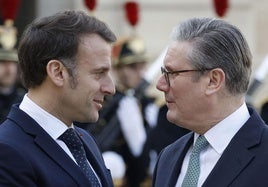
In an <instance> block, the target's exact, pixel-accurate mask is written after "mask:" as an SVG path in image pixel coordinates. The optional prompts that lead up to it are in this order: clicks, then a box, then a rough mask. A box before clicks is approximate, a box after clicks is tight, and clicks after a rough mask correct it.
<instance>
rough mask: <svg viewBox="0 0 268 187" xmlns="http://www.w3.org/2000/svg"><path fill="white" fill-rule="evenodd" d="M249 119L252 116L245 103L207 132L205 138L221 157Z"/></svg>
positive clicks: (196, 135)
mask: <svg viewBox="0 0 268 187" xmlns="http://www.w3.org/2000/svg"><path fill="white" fill-rule="evenodd" d="M249 118H250V114H249V112H248V109H247V106H246V103H243V104H242V105H241V106H240V107H239V108H238V109H237V110H236V111H234V112H233V113H232V114H230V115H229V116H228V117H226V118H225V119H223V120H222V121H220V122H219V123H218V124H216V125H215V126H214V127H212V128H211V129H210V130H209V131H207V132H206V133H205V134H204V136H205V137H206V139H207V141H208V142H209V144H210V146H211V147H212V148H213V149H214V150H215V151H216V152H217V153H218V154H220V155H221V154H222V153H223V151H224V150H225V148H226V147H227V146H228V144H229V143H230V141H231V140H232V138H233V137H234V136H235V134H236V133H237V132H238V131H239V129H240V128H241V127H242V126H243V125H244V124H245V123H246V121H247V120H248V119H249ZM198 136H199V135H198V134H196V133H195V139H194V140H196V139H197V137H198Z"/></svg>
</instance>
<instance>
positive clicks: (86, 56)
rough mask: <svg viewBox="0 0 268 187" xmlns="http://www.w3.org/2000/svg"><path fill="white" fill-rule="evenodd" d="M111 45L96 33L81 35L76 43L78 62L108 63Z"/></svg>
mask: <svg viewBox="0 0 268 187" xmlns="http://www.w3.org/2000/svg"><path fill="white" fill-rule="evenodd" d="M111 49H112V46H111V44H109V43H108V42H106V41H105V40H104V39H103V38H101V37H100V36H99V35H97V34H89V35H85V36H82V37H81V38H80V42H79V45H78V52H77V60H78V61H79V62H78V63H90V64H91V65H93V63H95V64H96V65H97V64H100V65H101V64H102V65H103V64H108V65H110V61H111Z"/></svg>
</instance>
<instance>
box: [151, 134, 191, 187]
mask: <svg viewBox="0 0 268 187" xmlns="http://www.w3.org/2000/svg"><path fill="white" fill-rule="evenodd" d="M192 143H193V133H189V134H187V135H185V136H184V137H182V138H180V139H179V140H177V141H176V142H174V143H173V144H171V145H170V146H168V147H167V148H165V151H162V152H161V155H159V160H158V163H157V164H158V166H157V168H158V169H159V171H157V170H155V173H154V175H156V176H154V178H155V180H156V182H155V183H157V185H158V186H175V185H176V183H177V180H178V177H179V175H180V171H181V167H182V163H183V160H184V157H185V155H186V153H187V151H188V149H189V147H190V146H191V145H192ZM170 155H172V156H170Z"/></svg>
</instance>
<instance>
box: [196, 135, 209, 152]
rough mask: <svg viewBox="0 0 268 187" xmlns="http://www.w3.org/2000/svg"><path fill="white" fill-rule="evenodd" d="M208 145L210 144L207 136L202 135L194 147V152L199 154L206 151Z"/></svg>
mask: <svg viewBox="0 0 268 187" xmlns="http://www.w3.org/2000/svg"><path fill="white" fill-rule="evenodd" d="M208 144H209V143H208V141H207V139H206V138H205V136H203V135H200V136H199V137H198V138H197V139H196V142H195V144H194V147H193V152H194V153H198V154H199V153H200V152H201V151H202V150H204V149H205V148H206V147H207V146H208Z"/></svg>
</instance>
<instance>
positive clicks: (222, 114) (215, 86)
mask: <svg viewBox="0 0 268 187" xmlns="http://www.w3.org/2000/svg"><path fill="white" fill-rule="evenodd" d="M172 39H173V41H172V42H171V44H170V46H169V48H168V51H167V54H166V57H165V59H164V66H163V67H162V68H161V71H162V74H163V75H162V76H161V77H160V79H159V80H158V82H157V89H159V90H160V91H162V92H164V95H165V100H166V104H167V107H168V112H167V119H168V120H169V121H170V122H173V123H175V124H177V125H178V126H181V127H184V128H187V129H189V130H191V131H193V132H191V133H188V134H187V135H185V136H184V137H182V138H180V139H179V140H177V141H176V142H174V143H173V144H171V145H170V146H168V147H166V148H165V149H164V150H163V151H162V152H161V153H160V155H159V157H158V162H157V165H156V167H155V171H154V177H153V186H154V187H162V186H176V187H180V186H182V187H194V186H203V187H212V186H217V187H226V186H243V187H252V186H258V187H265V186H268V181H267V177H266V176H267V175H266V173H267V170H268V169H267V168H268V162H267V156H268V128H267V126H266V125H265V123H264V122H263V121H262V119H261V118H260V116H259V115H258V114H257V112H256V111H255V110H254V109H252V108H250V107H248V106H247V105H246V103H245V94H246V92H247V89H248V84H249V80H250V74H251V68H252V56H251V52H250V49H249V47H248V44H247V42H246V40H245V38H244V37H243V35H242V34H241V32H240V31H239V30H238V28H236V27H235V26H233V25H231V24H229V23H227V22H225V21H223V20H220V19H210V18H200V19H199V18H193V19H189V20H186V21H184V22H182V23H181V24H180V25H178V26H177V27H176V28H175V29H174V31H173V35H172Z"/></svg>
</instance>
